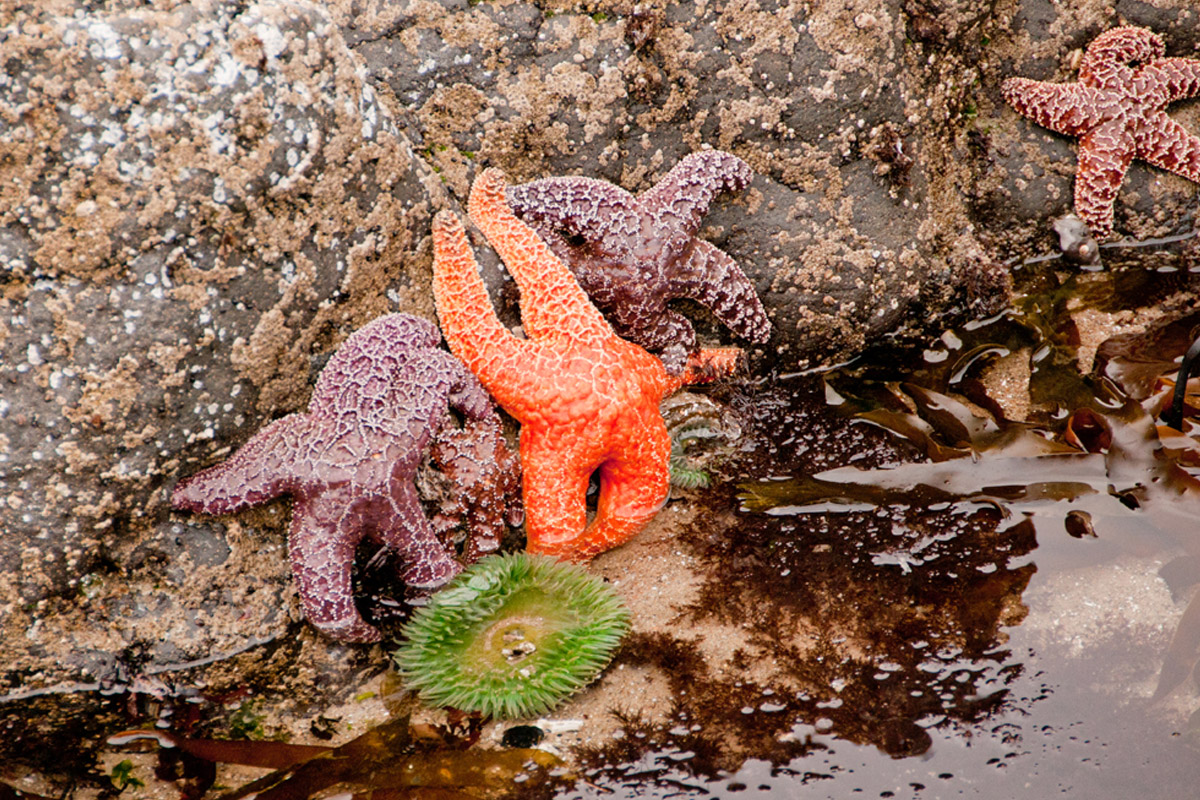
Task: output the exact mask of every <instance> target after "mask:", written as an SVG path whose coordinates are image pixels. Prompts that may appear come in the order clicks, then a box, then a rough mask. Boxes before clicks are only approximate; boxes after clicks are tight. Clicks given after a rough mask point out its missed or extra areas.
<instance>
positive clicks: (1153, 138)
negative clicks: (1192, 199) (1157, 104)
mask: <svg viewBox="0 0 1200 800" xmlns="http://www.w3.org/2000/svg"><path fill="white" fill-rule="evenodd" d="M1153 121H1154V122H1155V123H1156V126H1155V127H1151V126H1147V127H1146V130H1145V131H1143V133H1142V136H1141V138H1140V139H1139V141H1138V152H1137V157H1138V158H1140V159H1143V160H1144V161H1146V162H1147V163H1149V164H1153V165H1154V166H1156V167H1160V168H1161V169H1165V170H1167V171H1168V172H1174V173H1175V174H1176V175H1182V176H1183V177H1185V178H1187V179H1188V180H1190V181H1195V182H1196V183H1200V137H1197V136H1196V135H1195V134H1193V133H1191V132H1189V131H1188V130H1187V129H1186V128H1184V127H1183V126H1182V125H1180V124H1179V123H1178V122H1176V121H1175V120H1173V119H1171V118H1170V117H1168V116H1167V115H1166V114H1164V113H1161V112H1160V114H1159V115H1158V118H1156V119H1154V120H1153Z"/></svg>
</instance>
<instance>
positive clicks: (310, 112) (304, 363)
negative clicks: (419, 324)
mask: <svg viewBox="0 0 1200 800" xmlns="http://www.w3.org/2000/svg"><path fill="white" fill-rule="evenodd" d="M8 8H9V9H10V10H6V11H2V12H0V39H2V40H4V42H5V45H4V51H5V57H6V69H5V71H4V73H3V74H2V75H0V117H2V118H3V119H4V124H2V125H0V260H2V265H3V266H2V269H0V319H2V320H3V323H2V324H0V387H2V388H0V497H3V498H4V506H3V511H0V519H2V520H3V527H4V536H3V537H0V608H2V609H3V613H0V618H5V619H6V628H5V631H6V633H5V636H6V639H8V640H9V641H20V642H21V643H22V645H21V646H22V647H24V648H27V649H26V650H24V651H21V650H17V651H13V652H10V654H9V656H8V657H7V658H6V664H5V666H6V668H7V669H6V670H5V673H6V678H5V680H6V681H7V683H8V684H10V685H11V684H15V683H19V682H20V678H18V677H17V676H18V675H20V674H21V670H22V669H33V668H36V667H37V666H38V665H41V664H53V665H57V668H59V669H61V668H64V667H72V666H74V667H79V668H86V669H89V670H90V669H92V668H93V667H96V668H100V669H101V670H102V671H103V663H102V662H103V661H104V659H100V660H96V659H89V658H86V657H84V656H81V655H80V654H82V653H87V652H103V653H114V652H121V651H122V650H124V649H125V648H127V647H130V646H131V645H135V644H146V643H151V644H150V645H149V646H150V647H151V648H152V649H154V648H159V649H162V648H165V649H163V651H162V654H161V655H162V658H163V659H165V660H180V661H184V660H187V659H194V658H196V657H197V656H199V655H203V654H209V653H212V652H220V651H222V650H230V649H234V648H235V647H236V646H237V644H238V640H239V637H241V636H242V635H243V633H245V634H246V635H248V636H251V637H255V636H263V635H264V634H267V635H278V634H279V633H281V632H282V630H283V627H284V626H285V625H286V624H287V622H288V619H289V614H288V612H287V610H286V609H287V608H288V605H287V601H288V600H289V599H290V592H291V589H290V588H289V587H288V584H287V577H286V576H287V562H286V559H285V558H284V555H285V552H284V548H283V545H282V542H281V539H280V537H279V534H278V531H280V530H281V526H282V525H283V523H284V522H285V519H284V514H283V511H284V509H285V506H284V505H283V504H276V505H274V506H272V507H270V508H268V509H265V510H263V511H262V512H256V514H255V515H251V516H247V517H242V518H241V519H242V520H243V521H247V520H248V521H250V526H251V528H252V529H251V530H246V529H244V528H243V527H242V525H241V524H238V523H234V524H232V525H226V524H223V523H222V524H217V523H215V522H212V521H208V522H206V521H203V520H187V521H183V522H179V521H172V520H171V519H170V518H169V517H168V509H167V490H168V489H169V487H170V486H171V485H173V483H174V482H175V481H176V480H177V479H178V478H179V477H181V476H182V475H186V474H190V473H192V472H195V471H197V470H198V469H199V468H200V467H202V466H206V465H208V464H211V463H213V462H215V461H217V460H219V459H220V458H221V457H222V456H224V455H226V454H228V453H229V452H230V451H232V449H234V448H235V447H236V446H237V445H239V444H241V443H242V442H243V441H245V439H246V438H247V437H248V436H249V435H250V434H251V433H253V432H254V431H255V430H256V429H258V428H259V427H260V426H261V425H262V424H263V423H265V422H266V421H269V420H270V419H271V418H272V417H274V416H277V415H281V414H283V413H285V412H289V411H293V410H296V409H298V408H303V406H304V404H305V403H306V401H307V398H308V395H309V392H310V382H311V377H312V375H315V372H316V370H314V369H312V368H311V367H310V365H311V363H312V360H313V359H314V357H316V356H319V355H321V354H324V353H327V352H328V351H330V350H332V349H333V347H334V346H335V344H336V343H337V342H338V341H340V340H341V339H342V338H344V337H345V335H347V334H348V333H349V332H350V331H352V330H353V329H354V328H356V327H358V326H359V325H361V324H362V323H364V322H365V321H367V320H369V319H371V318H373V317H375V316H378V315H379V314H381V313H383V312H385V311H388V310H391V309H392V308H394V307H395V306H396V305H402V306H404V307H406V309H407V310H410V311H414V312H416V313H423V314H424V315H426V316H432V313H433V312H432V302H431V301H430V300H429V298H428V291H427V284H426V283H425V282H426V281H427V280H428V279H427V271H428V256H424V257H423V256H421V254H420V252H419V248H418V244H419V243H420V241H421V239H422V237H424V236H425V235H426V234H425V231H426V230H427V228H428V224H429V218H430V215H431V211H430V202H431V200H432V199H434V198H437V197H439V196H440V195H441V187H440V184H439V182H438V181H437V180H436V177H435V176H434V175H433V174H432V172H430V171H429V170H428V169H426V168H424V167H423V166H422V165H421V164H420V163H418V162H417V161H415V160H414V158H413V151H412V148H411V145H410V144H409V142H408V140H407V139H406V138H405V137H404V135H403V134H402V133H401V132H400V131H399V130H398V129H397V127H396V125H395V123H394V121H393V119H392V117H391V115H390V114H389V113H388V111H387V110H386V109H385V108H384V107H383V105H382V104H381V102H380V99H379V97H378V96H377V95H376V93H375V91H374V90H373V89H372V88H371V86H370V84H369V83H368V82H367V81H366V80H365V73H364V70H363V68H362V65H361V62H359V61H358V60H356V59H355V57H354V56H353V55H352V54H351V53H350V51H349V50H348V49H347V47H346V46H345V43H344V41H343V40H342V37H341V35H340V33H339V30H338V28H337V26H336V25H335V24H334V23H333V21H332V20H331V19H330V18H329V16H328V15H327V13H326V12H325V11H323V10H322V9H321V8H319V7H318V6H315V5H309V4H307V3H303V2H290V1H289V0H265V1H264V2H258V3H251V4H249V5H247V4H243V3H232V2H231V3H223V2H201V3H194V4H187V3H177V4H171V3H164V4H159V7H157V8H155V9H149V8H142V7H138V8H131V9H129V10H121V4H113V10H95V9H94V7H93V6H91V5H90V4H89V5H87V7H86V8H85V7H84V6H80V8H79V9H78V10H76V9H75V8H73V7H71V5H70V4H69V3H60V4H56V5H54V6H53V7H51V6H48V5H35V6H33V8H34V9H35V10H32V11H27V10H19V11H18V10H11V9H13V7H11V6H10V7H8ZM26 8H28V7H26ZM36 9H40V10H36ZM56 10H57V13H56ZM422 259H423V260H422ZM263 529H265V530H266V531H268V532H267V533H264V532H263ZM72 595H75V597H74V598H73V599H72V597H71V596H72ZM247 632H250V633H247ZM270 632H273V633H270ZM163 641H169V642H170V646H169V647H167V646H166V645H165V644H161V642H163ZM167 650H170V652H167ZM153 660H154V657H153V656H151V658H150V661H151V662H153ZM97 665H99V666H97ZM50 677H51V673H47V674H45V675H43V678H45V679H47V680H49V679H50ZM97 677H105V676H103V675H98V676H97Z"/></svg>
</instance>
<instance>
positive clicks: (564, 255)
mask: <svg viewBox="0 0 1200 800" xmlns="http://www.w3.org/2000/svg"><path fill="white" fill-rule="evenodd" d="M753 177H754V173H753V172H752V171H751V170H750V166H749V165H748V164H747V163H746V162H745V161H742V159H740V158H738V157H737V156H735V155H733V154H731V153H725V152H722V151H720V150H706V151H702V152H699V153H692V154H690V155H688V156H686V157H684V158H683V160H681V161H680V162H679V163H678V164H676V165H675V166H674V167H673V168H672V169H671V171H670V172H668V173H667V174H666V175H665V176H663V178H662V180H660V181H659V182H658V183H656V184H654V186H652V187H651V188H649V189H647V190H646V191H645V192H642V193H641V194H640V195H638V196H637V197H634V196H633V195H632V194H630V193H629V192H627V191H625V190H624V189H622V188H621V187H619V186H614V185H613V184H611V183H609V182H607V181H601V180H596V179H595V178H581V177H558V178H543V179H542V180H537V181H533V182H532V183H526V184H522V185H520V186H512V187H509V189H508V201H509V203H510V204H511V205H512V208H513V211H515V212H516V214H517V216H518V217H520V218H521V219H522V220H523V221H524V222H526V223H528V224H529V225H530V226H532V227H533V229H534V230H536V231H537V232H538V234H539V235H541V237H542V238H543V239H545V240H546V243H547V244H549V245H550V249H551V250H553V251H554V253H555V255H557V256H558V257H559V258H560V259H562V261H563V262H564V263H565V264H566V265H567V266H568V267H570V268H571V272H572V273H574V275H575V279H576V280H578V281H579V285H580V286H582V287H583V290H584V291H585V292H587V295H588V297H589V298H591V300H592V302H593V303H595V304H596V306H597V307H598V308H599V309H600V310H601V311H603V312H604V313H605V314H606V315H607V316H608V318H609V320H610V321H611V322H612V325H613V327H614V328H615V329H616V331H617V333H618V334H620V335H621V336H622V337H623V338H625V339H628V340H629V341H631V342H634V343H635V344H640V345H641V346H642V347H645V348H646V349H647V350H653V351H661V352H662V359H663V363H665V364H666V365H667V368H668V369H669V370H670V371H672V372H679V371H680V370H681V369H682V368H683V366H684V364H685V363H686V361H687V355H688V353H689V352H690V351H691V350H692V349H693V348H695V346H696V331H695V329H693V328H692V323H691V322H689V321H688V319H687V317H685V316H683V315H682V314H680V313H679V312H677V311H674V310H672V309H670V308H669V307H668V306H667V304H668V303H669V302H670V301H671V300H674V299H677V298H689V299H691V300H695V301H697V302H699V303H701V304H702V305H704V306H707V307H708V308H709V310H711V311H712V313H713V316H715V317H716V318H717V319H718V320H720V321H721V322H722V323H724V324H725V325H727V326H729V328H730V329H731V330H733V332H734V333H736V334H738V335H739V336H743V337H745V338H747V339H749V340H750V341H753V342H765V341H767V339H768V338H770V335H771V322H770V320H768V319H767V313H766V311H764V310H763V306H762V303H761V302H760V301H759V299H758V293H757V292H755V290H754V284H752V283H751V282H750V279H749V278H747V277H746V273H744V272H742V268H741V267H739V266H738V265H737V262H736V261H734V260H733V259H732V258H730V257H729V256H728V255H726V254H725V253H723V252H721V251H720V250H718V249H717V248H716V247H714V246H713V245H712V244H710V243H709V242H706V241H704V240H703V239H697V238H696V230H697V229H698V228H699V227H700V220H701V219H703V217H704V215H705V214H706V213H707V212H708V207H709V205H710V204H711V203H712V201H713V199H714V198H715V197H716V196H717V195H718V194H720V193H721V192H727V191H739V190H741V189H744V188H746V186H748V185H749V183H750V180H751V178H753Z"/></svg>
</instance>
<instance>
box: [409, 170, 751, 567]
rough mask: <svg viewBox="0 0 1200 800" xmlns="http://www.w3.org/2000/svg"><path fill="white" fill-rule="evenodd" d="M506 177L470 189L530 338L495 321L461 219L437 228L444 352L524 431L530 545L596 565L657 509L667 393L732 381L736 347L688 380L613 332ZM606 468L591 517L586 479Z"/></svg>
mask: <svg viewBox="0 0 1200 800" xmlns="http://www.w3.org/2000/svg"><path fill="white" fill-rule="evenodd" d="M504 190H505V186H504V176H503V174H502V173H501V172H500V171H499V170H487V171H485V172H484V173H483V174H482V175H481V176H479V178H478V179H477V180H476V181H475V185H474V186H473V187H472V188H471V196H470V199H469V209H468V210H469V212H470V215H471V219H472V220H474V222H475V224H476V225H478V226H479V228H480V230H482V231H483V234H484V236H486V237H487V240H488V242H489V243H490V244H491V245H492V246H493V247H494V248H496V252H497V253H499V254H500V258H501V259H503V261H504V263H505V265H506V266H507V267H508V270H509V272H511V273H512V275H513V277H514V278H515V279H516V281H517V286H518V288H519V289H520V290H521V317H522V320H523V322H524V329H525V334H526V335H527V336H528V338H527V339H518V338H517V337H515V336H513V335H512V334H511V333H509V331H508V330H507V329H506V328H505V327H504V326H503V325H502V324H501V323H500V320H499V319H498V318H497V317H496V312H495V309H494V308H493V307H492V303H491V300H490V299H489V298H488V295H487V289H486V288H485V287H484V285H483V281H482V280H481V279H480V277H479V273H478V267H477V265H476V263H475V257H474V255H473V254H472V253H471V246H470V244H469V242H468V241H467V235H466V232H465V231H464V230H463V227H462V223H461V222H459V220H458V217H456V216H455V215H454V214H453V213H451V212H449V211H443V212H441V213H439V214H438V215H437V217H436V218H435V219H434V222H433V241H434V260H433V291H434V299H435V300H436V302H437V309H438V317H439V318H440V319H441V323H442V330H443V332H444V333H445V335H446V341H447V342H448V343H449V345H450V349H451V350H452V351H453V352H454V353H455V355H457V356H458V357H459V358H461V359H462V360H463V361H464V362H465V363H466V364H467V366H468V367H469V368H470V369H471V371H472V372H474V373H475V374H476V375H477V376H478V377H479V380H480V381H481V382H482V383H483V385H484V386H485V387H487V389H488V391H490V392H491V393H492V395H493V396H494V397H495V398H496V400H497V402H499V403H500V405H501V406H502V407H503V408H504V409H505V410H506V411H508V412H509V413H510V414H512V415H513V416H514V417H515V418H516V419H517V420H518V421H519V422H520V423H521V466H522V469H523V471H524V500H525V530H526V533H527V535H528V541H529V545H528V547H529V550H530V551H531V552H535V553H546V554H549V555H555V556H560V557H565V558H572V559H580V560H582V559H588V558H591V557H592V556H594V555H596V554H597V553H600V552H603V551H604V550H607V549H609V548H611V547H615V546H616V545H618V544H620V543H622V542H624V541H625V540H627V539H628V538H629V537H630V536H633V535H634V534H635V533H636V532H637V531H639V530H640V529H641V528H642V527H643V526H644V525H645V524H646V523H647V522H649V520H650V519H651V518H652V517H653V516H654V514H655V513H657V511H658V509H659V508H661V507H662V505H663V503H664V502H665V501H666V498H667V490H668V476H669V470H668V459H669V457H670V454H671V440H670V437H669V436H668V435H667V429H666V426H665V425H664V424H663V419H662V415H661V414H660V413H659V410H658V404H659V401H660V400H662V398H663V397H664V396H665V395H667V394H669V393H671V392H673V391H675V390H676V389H678V388H679V387H680V386H681V385H683V384H684V383H688V382H695V381H701V380H707V379H710V378H711V377H713V376H715V375H717V374H727V373H729V372H731V371H732V370H733V369H734V368H735V366H736V365H737V364H738V362H739V360H740V352H741V351H739V350H736V349H729V350H701V351H699V353H697V354H695V355H694V356H693V357H692V360H691V362H690V364H689V367H688V369H686V370H685V371H684V373H683V374H682V375H679V376H674V377H672V376H670V375H668V374H667V372H666V370H665V369H664V368H663V365H662V362H661V361H659V359H657V358H655V357H654V356H652V355H651V354H650V353H648V352H646V351H645V350H643V349H642V348H640V347H638V346H637V345H635V344H632V343H630V342H627V341H625V340H624V339H621V338H620V337H619V336H617V335H616V334H615V333H614V332H613V329H612V327H610V326H609V324H608V323H607V322H606V321H605V320H604V317H603V315H601V313H600V312H599V311H598V310H597V309H596V307H595V306H594V305H592V303H591V302H590V301H589V300H588V298H587V295H586V294H584V291H583V289H582V288H580V286H579V283H578V282H577V281H576V280H575V278H574V277H573V276H572V275H571V271H570V270H569V269H568V268H567V267H566V266H565V265H564V264H563V263H562V262H561V261H559V260H558V258H557V257H556V256H555V255H554V253H553V252H552V251H551V250H550V248H549V247H548V246H547V245H546V243H545V242H543V241H542V240H541V238H539V237H538V235H537V234H536V233H535V232H534V231H533V230H532V229H531V228H530V227H529V226H528V225H526V224H524V223H523V222H521V221H520V220H519V219H517V217H516V216H515V215H514V214H513V212H512V210H511V209H510V208H509V207H508V205H507V203H506V202H505V196H504ZM596 470H599V475H600V498H599V503H598V506H597V511H596V518H595V520H594V521H593V522H592V523H591V524H590V525H589V524H588V522H587V506H586V503H585V495H586V492H587V485H588V478H589V477H590V476H591V474H592V473H593V472H594V471H596Z"/></svg>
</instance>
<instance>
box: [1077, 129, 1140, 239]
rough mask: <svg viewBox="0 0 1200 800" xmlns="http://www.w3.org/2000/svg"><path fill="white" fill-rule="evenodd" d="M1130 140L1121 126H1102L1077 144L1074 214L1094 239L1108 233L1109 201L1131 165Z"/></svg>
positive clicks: (1109, 222)
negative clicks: (1089, 229)
mask: <svg viewBox="0 0 1200 800" xmlns="http://www.w3.org/2000/svg"><path fill="white" fill-rule="evenodd" d="M1134 151H1135V146H1134V141H1133V137H1132V136H1131V135H1130V134H1129V132H1128V131H1127V130H1126V129H1125V128H1124V126H1123V125H1120V124H1116V123H1110V124H1108V125H1104V126H1102V127H1100V128H1098V129H1096V130H1095V131H1093V132H1092V133H1090V134H1088V135H1087V136H1083V137H1081V138H1080V140H1079V167H1078V169H1077V170H1076V171H1075V213H1076V214H1078V215H1079V218H1080V219H1082V220H1083V221H1084V222H1086V223H1087V224H1088V227H1089V228H1091V229H1092V234H1093V235H1094V236H1095V237H1096V238H1097V239H1103V238H1104V237H1106V236H1108V234H1110V233H1112V228H1113V201H1114V200H1116V198H1117V192H1118V191H1119V190H1120V188H1121V182H1122V181H1123V180H1124V179H1125V173H1126V172H1127V171H1128V170H1129V164H1130V162H1132V161H1133V155H1134Z"/></svg>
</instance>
